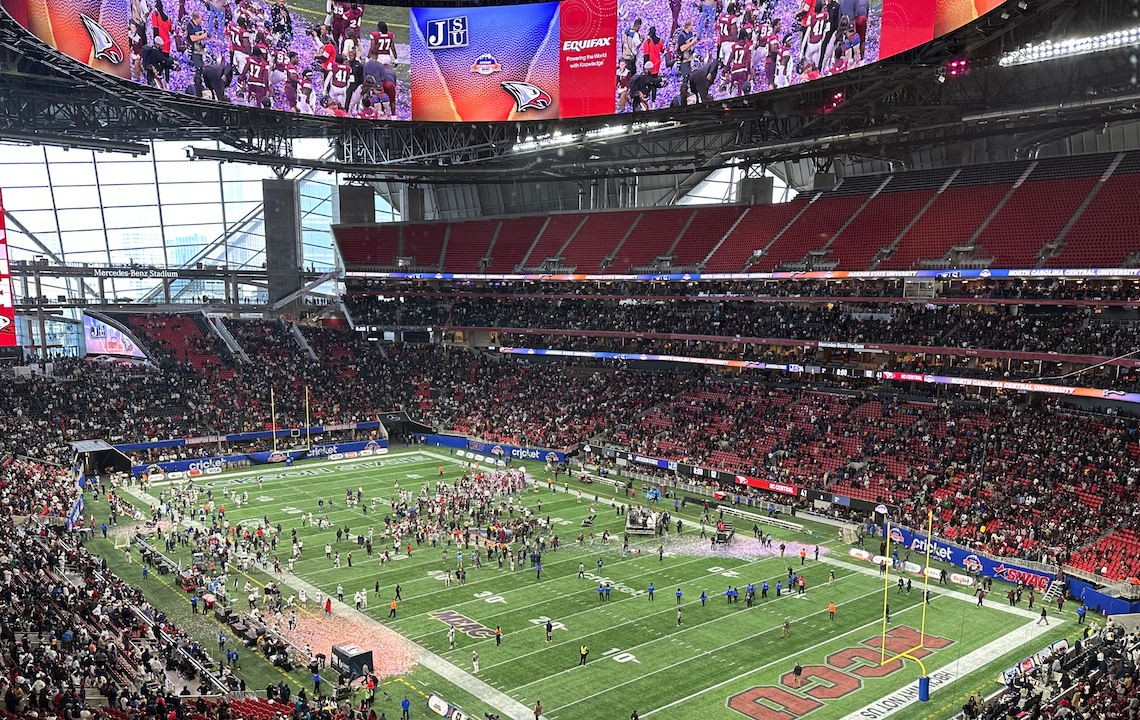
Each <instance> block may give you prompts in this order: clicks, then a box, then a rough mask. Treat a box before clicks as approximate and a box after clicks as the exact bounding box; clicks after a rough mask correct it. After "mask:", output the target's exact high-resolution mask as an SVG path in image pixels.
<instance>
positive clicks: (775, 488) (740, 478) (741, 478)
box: [736, 475, 796, 495]
mask: <svg viewBox="0 0 1140 720" xmlns="http://www.w3.org/2000/svg"><path fill="white" fill-rule="evenodd" d="M736 484H737V485H747V486H748V487H754V488H760V489H761V490H767V491H769V492H774V493H780V494H782V495H795V494H796V486H795V485H788V484H786V483H774V482H771V481H768V480H763V479H761V478H753V477H747V476H746V475H737V476H736Z"/></svg>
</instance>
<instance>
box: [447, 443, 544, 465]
mask: <svg viewBox="0 0 1140 720" xmlns="http://www.w3.org/2000/svg"><path fill="white" fill-rule="evenodd" d="M467 449H468V450H470V451H472V452H477V453H482V454H484V455H494V456H495V457H501V458H513V459H515V460H538V461H540V462H566V453H562V452H558V451H557V450H546V449H544V448H525V447H517V446H515V445H503V444H501V443H490V442H482V441H479V440H468V441H467Z"/></svg>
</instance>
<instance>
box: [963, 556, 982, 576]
mask: <svg viewBox="0 0 1140 720" xmlns="http://www.w3.org/2000/svg"><path fill="white" fill-rule="evenodd" d="M962 567H964V568H966V569H967V570H969V571H970V572H981V569H982V559H981V558H979V557H978V556H977V555H967V556H966V557H965V559H963V560H962Z"/></svg>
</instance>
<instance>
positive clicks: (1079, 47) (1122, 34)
mask: <svg viewBox="0 0 1140 720" xmlns="http://www.w3.org/2000/svg"><path fill="white" fill-rule="evenodd" d="M1138 44H1140V27H1134V28H1131V29H1128V30H1117V31H1114V32H1109V33H1104V34H1103V35H1094V36H1091V37H1083V38H1073V39H1071V40H1062V41H1061V42H1056V43H1055V42H1053V41H1052V40H1046V41H1045V42H1043V43H1041V44H1039V45H1033V44H1027V45H1026V46H1025V47H1023V48H1021V49H1020V50H1014V51H1013V52H1008V53H1006V54H1005V55H1003V56H1002V58H1001V60H1000V61H998V64H999V65H1001V66H1002V67H1011V66H1013V65H1028V64H1030V63H1035V62H1044V61H1046V60H1057V59H1059V58H1066V57H1077V56H1079V55H1091V54H1092V53H1096V52H1104V51H1106V50H1116V49H1119V48H1123V47H1129V46H1132V45H1138Z"/></svg>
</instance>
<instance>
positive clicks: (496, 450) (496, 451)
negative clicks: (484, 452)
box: [491, 445, 504, 457]
mask: <svg viewBox="0 0 1140 720" xmlns="http://www.w3.org/2000/svg"><path fill="white" fill-rule="evenodd" d="M491 454H492V455H498V456H499V457H502V456H503V455H504V452H503V448H502V446H500V445H496V446H494V447H493V448H491Z"/></svg>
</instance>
